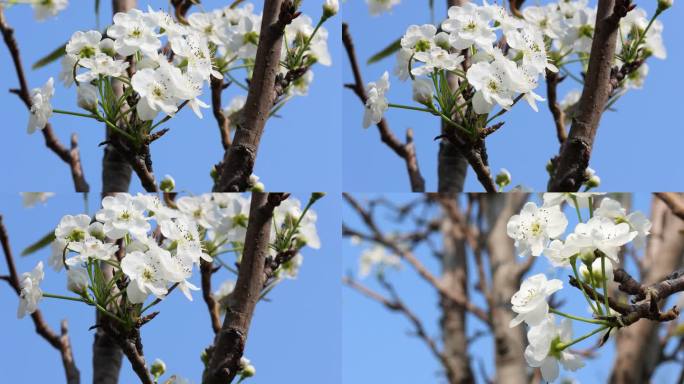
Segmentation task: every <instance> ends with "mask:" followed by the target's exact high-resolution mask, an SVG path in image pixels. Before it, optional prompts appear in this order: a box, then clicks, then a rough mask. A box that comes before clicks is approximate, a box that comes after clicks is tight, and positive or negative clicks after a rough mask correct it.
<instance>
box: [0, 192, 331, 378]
mask: <svg viewBox="0 0 684 384" xmlns="http://www.w3.org/2000/svg"><path fill="white" fill-rule="evenodd" d="M295 197H297V198H299V199H300V200H302V201H306V200H307V199H308V194H296V195H295ZM97 205H98V202H97V201H94V200H93V199H91V201H90V210H91V213H92V212H94V210H95V209H97ZM314 209H315V210H316V211H317V213H318V217H319V221H318V232H319V234H320V236H321V243H322V246H321V249H320V250H312V249H305V250H304V252H303V254H304V264H303V265H302V269H301V270H300V274H299V277H298V278H297V279H296V280H293V281H286V282H284V283H283V284H282V285H280V286H278V287H277V288H276V289H275V290H274V291H273V292H272V294H271V299H272V300H271V301H270V302H261V303H259V305H258V306H257V310H256V314H255V317H254V320H253V322H252V328H251V330H250V335H249V340H248V344H247V350H246V356H247V357H248V358H250V359H251V360H252V363H253V364H254V365H255V366H256V369H257V375H256V376H255V377H254V378H252V379H250V380H249V381H247V382H249V383H254V384H259V383H262V384H263V383H278V382H288V383H294V382H296V383H311V384H318V383H339V382H340V376H341V363H340V361H341V356H340V354H341V346H340V343H341V338H340V332H341V316H342V315H341V311H342V307H341V290H340V289H341V288H340V282H339V281H340V280H339V279H340V259H339V256H338V255H339V249H340V247H341V245H340V236H339V228H340V219H339V212H340V209H341V207H340V199H339V197H338V196H337V195H328V196H326V197H325V198H323V199H322V200H320V201H318V202H317V203H316V206H315V208H314ZM82 211H83V200H82V199H81V196H79V195H76V194H71V193H65V194H57V195H56V196H55V197H53V198H52V199H51V200H49V201H48V202H47V205H45V206H42V205H41V206H37V207H34V208H31V209H26V208H23V207H22V206H21V197H20V196H19V194H18V193H2V194H0V214H2V215H3V216H4V222H5V225H6V226H7V228H8V231H9V236H10V240H11V243H12V247H13V250H14V253H15V262H16V264H17V269H18V270H19V273H22V272H26V271H29V270H31V269H32V268H33V267H34V266H35V265H36V264H37V263H38V261H39V260H43V262H44V263H45V262H46V260H47V258H48V256H49V250H43V251H41V252H39V253H36V254H34V255H31V256H28V257H20V256H19V254H20V252H21V250H22V249H24V248H25V247H26V246H28V245H29V244H31V243H32V242H34V241H35V240H37V239H38V238H40V237H42V236H43V235H45V234H46V233H47V232H48V231H50V230H54V227H55V226H56V225H57V223H58V222H59V219H60V218H61V217H62V216H63V215H65V214H78V213H81V212H82ZM6 271H7V266H6V263H5V259H4V255H3V257H2V262H1V263H0V274H6V273H7V272H6ZM229 277H230V275H229V274H228V273H224V272H223V271H222V272H219V273H218V276H215V278H214V280H213V281H214V286H215V287H218V285H219V284H220V283H221V282H222V281H223V280H224V279H228V278H229ZM191 281H192V282H193V283H194V284H196V285H198V286H199V274H195V276H193V278H192V279H191ZM43 283H44V284H42V285H41V287H42V288H43V290H44V291H45V292H49V293H56V294H68V291H67V290H66V275H65V274H64V272H63V271H62V273H60V274H58V273H56V272H54V271H53V270H52V269H50V268H47V266H46V270H45V280H44V282H43ZM194 297H195V300H194V301H193V302H189V301H188V300H187V299H186V298H185V297H184V296H183V295H181V294H177V293H174V294H172V295H170V296H169V297H168V298H167V300H166V301H165V302H163V303H161V304H159V306H158V310H159V311H161V313H160V314H159V316H157V317H156V318H155V319H154V321H153V322H151V323H149V324H148V325H147V326H145V327H144V328H143V330H142V337H143V342H144V346H145V355H146V358H147V359H148V361H152V360H154V359H155V358H161V359H162V360H164V361H165V362H166V365H167V368H168V372H170V373H178V374H180V375H181V376H184V377H188V378H191V379H192V380H193V382H194V383H199V382H200V377H201V374H202V363H201V361H200V359H199V356H200V352H201V351H202V350H203V348H205V347H206V346H207V345H209V344H210V343H211V341H212V340H213V332H212V331H211V327H210V324H209V316H208V314H207V311H206V306H205V304H204V301H203V300H202V297H201V294H200V293H197V292H195V294H194ZM17 305H18V299H17V296H16V295H15V294H14V292H13V291H12V290H11V288H10V287H9V286H8V285H6V284H4V283H3V285H2V286H0V307H1V308H4V309H5V310H3V311H2V313H0V328H2V329H4V330H5V332H4V336H3V343H2V346H0V354H2V356H3V359H2V364H1V365H0V367H2V372H3V382H7V383H40V382H60V381H62V380H63V377H64V374H63V368H62V364H61V360H60V357H59V354H58V353H57V352H56V351H55V350H54V349H53V348H52V347H51V346H50V345H48V344H47V343H46V342H45V341H44V340H43V339H42V338H40V337H39V336H38V335H37V334H36V333H35V331H34V328H33V322H32V321H31V319H30V318H28V317H27V318H24V319H22V320H18V319H17V317H16V308H17ZM40 309H41V310H42V311H43V314H44V316H45V318H46V320H47V321H48V323H49V324H50V326H51V327H52V328H53V329H57V330H58V329H59V322H60V320H61V319H63V318H67V319H68V320H69V327H70V334H71V341H72V345H73V348H74V356H75V359H76V362H77V364H78V367H79V369H80V370H81V377H82V382H84V383H87V382H90V381H91V380H92V368H91V367H92V361H91V357H92V354H91V346H92V341H93V337H92V331H88V328H89V327H90V326H92V325H93V324H94V311H93V310H92V309H91V308H89V307H86V306H85V305H82V304H79V303H72V302H66V301H62V300H54V299H45V300H43V301H42V302H41V303H40ZM166 377H168V374H167V375H166ZM120 382H122V383H134V382H137V377H136V376H135V375H134V373H133V372H132V370H131V368H130V365H129V363H128V362H125V363H124V366H123V369H122V371H121V380H120Z"/></svg>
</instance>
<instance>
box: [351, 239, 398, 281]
mask: <svg viewBox="0 0 684 384" xmlns="http://www.w3.org/2000/svg"><path fill="white" fill-rule="evenodd" d="M373 268H377V269H378V271H384V270H385V269H386V268H394V269H400V268H401V258H399V256H397V255H393V254H390V253H387V251H386V250H385V247H382V246H380V245H374V246H373V247H371V248H369V249H366V250H364V251H363V252H361V257H360V258H359V277H361V278H364V277H366V276H368V275H369V274H370V273H371V271H372V270H373Z"/></svg>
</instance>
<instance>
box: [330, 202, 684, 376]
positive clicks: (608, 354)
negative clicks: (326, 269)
mask: <svg viewBox="0 0 684 384" xmlns="http://www.w3.org/2000/svg"><path fill="white" fill-rule="evenodd" d="M374 196H376V195H363V194H357V195H355V197H357V198H359V199H364V198H367V197H374ZM385 197H387V198H388V199H390V200H391V201H394V202H397V203H402V202H408V201H411V200H413V199H415V196H411V195H409V194H403V195H402V194H389V195H386V196H385ZM531 200H532V201H535V202H537V203H538V204H539V200H540V199H538V198H537V197H536V196H533V197H532V199H531ZM650 203H651V201H650V195H649V194H646V193H641V194H636V195H635V196H634V198H633V205H634V209H635V210H641V211H642V212H644V213H645V214H646V215H649V214H650V213H649V212H650ZM342 212H343V222H344V223H345V224H347V225H349V226H350V227H352V228H356V229H361V230H363V229H364V226H363V224H362V223H361V221H360V220H359V218H358V216H357V215H356V214H355V213H354V212H353V211H352V209H351V208H349V207H348V205H347V204H346V203H345V204H344V207H343V209H342ZM418 212H420V211H418ZM565 213H566V215H567V217H568V220H569V225H568V229H567V231H566V233H569V232H570V231H572V229H573V228H574V226H575V225H576V223H577V216H576V214H575V213H574V210H568V209H566V211H565ZM434 214H436V212H435V211H434V210H433V212H432V215H434ZM583 215H584V216H586V215H588V213H587V212H583ZM431 217H434V216H431ZM376 218H377V220H378V225H379V227H380V228H381V229H382V230H383V231H385V232H386V233H392V232H393V231H397V232H401V231H407V230H411V229H415V227H413V226H411V225H410V224H409V225H407V224H397V223H395V222H394V221H393V217H392V216H391V214H389V213H388V212H387V211H386V210H383V209H380V208H378V213H377V214H376ZM363 232H367V231H363ZM433 240H434V244H435V245H436V246H438V247H440V248H441V244H442V243H441V239H440V237H439V236H438V235H436V236H434V238H433ZM363 249H364V246H353V245H351V243H350V241H349V240H345V241H344V242H343V245H342V258H343V259H342V260H343V262H342V268H343V270H344V272H345V273H350V272H351V273H353V274H355V275H356V274H357V273H358V258H359V254H360V252H361V251H362V250H363ZM415 254H416V256H417V257H418V258H419V259H420V260H421V261H422V262H423V263H424V264H425V265H426V266H427V267H428V268H429V269H430V270H431V271H433V273H434V274H439V270H440V269H439V264H438V263H437V260H436V258H435V257H434V256H433V255H432V253H431V252H430V250H429V249H428V248H427V247H426V246H424V245H423V246H421V247H419V248H418V249H417V251H416V252H415ZM641 254H642V253H638V255H639V256H640V255H641ZM469 259H470V266H471V268H473V271H472V272H471V274H470V276H475V274H476V272H475V270H474V264H475V263H474V262H473V261H472V255H469ZM627 268H628V270H630V271H631V270H632V266H631V265H628V266H627ZM568 272H569V273H572V272H571V271H570V270H569V269H568V270H562V269H553V268H552V267H551V265H550V264H549V263H548V261H547V260H546V258H544V257H540V258H539V259H538V260H537V261H536V263H535V264H534V267H533V268H532V270H531V271H530V272H529V273H528V275H527V276H531V275H533V274H536V273H545V274H546V275H547V277H548V278H558V279H560V280H562V281H563V283H564V286H565V289H563V290H561V291H560V293H559V294H558V295H557V296H558V298H559V299H560V300H565V304H564V305H563V307H562V308H561V310H563V311H565V312H567V313H572V314H577V315H580V316H589V313H588V312H587V309H586V308H587V306H586V302H585V301H584V299H583V298H582V295H578V291H576V290H575V289H574V288H571V287H570V286H569V285H568V282H567V275H568V274H569V273H568ZM632 272H633V271H632ZM387 278H388V280H389V281H391V282H392V283H393V284H394V286H395V288H396V289H397V291H398V292H399V295H400V296H401V297H402V300H403V301H404V302H405V303H406V304H407V305H409V306H410V308H411V309H412V310H413V311H414V313H416V314H417V315H418V316H419V317H420V318H421V319H422V320H423V324H424V325H425V326H426V329H427V332H428V334H430V335H431V336H433V337H434V338H436V339H438V338H439V316H440V311H439V302H438V297H437V295H436V294H435V292H434V289H432V288H431V287H430V286H429V285H428V284H427V283H425V281H424V280H422V279H421V278H420V277H419V276H418V275H417V273H415V271H414V270H412V269H411V267H410V266H409V265H408V264H405V265H404V268H403V269H402V270H401V271H395V270H389V271H388V272H387ZM360 281H361V282H362V283H364V284H366V285H368V286H369V287H371V288H373V289H374V290H376V291H377V292H382V293H383V294H384V291H383V290H382V288H381V287H380V286H379V285H378V283H377V281H376V279H375V278H373V275H370V276H369V277H368V278H366V279H363V280H360ZM474 283H475V282H474V281H471V282H470V284H469V289H470V292H471V296H470V297H471V299H473V300H474V302H475V303H476V304H477V305H480V306H485V304H484V301H483V299H482V296H481V295H480V294H479V293H478V292H476V291H475V289H474V286H473V284H474ZM342 303H343V312H342V313H343V322H342V335H343V342H342V361H343V382H344V383H349V384H352V383H355V384H356V383H396V384H404V383H406V384H409V383H433V382H440V381H438V380H437V378H438V377H439V376H438V372H439V371H440V365H439V364H438V362H437V360H436V359H434V358H433V356H432V354H431V353H430V352H429V350H428V349H427V347H426V346H425V344H424V342H423V341H422V340H420V339H418V338H415V337H413V336H410V335H409V334H410V333H411V332H413V327H412V325H411V324H410V323H409V322H408V321H407V320H406V319H405V318H404V317H402V315H399V314H396V313H391V312H389V311H387V310H386V309H385V308H384V307H382V306H381V305H380V304H378V303H376V302H375V301H372V300H370V299H368V298H366V297H364V296H361V294H359V293H358V292H356V291H354V290H352V289H350V288H347V287H345V288H344V289H343V291H342ZM671 304H674V301H672V303H671ZM468 327H469V331H468V334H469V335H473V334H474V333H475V332H476V331H477V330H483V329H484V326H483V325H482V323H481V322H480V321H479V320H477V319H475V318H474V317H472V316H470V315H469V316H468ZM592 329H593V328H592V327H584V324H578V322H573V331H574V335H575V337H577V336H580V335H582V334H584V333H586V332H588V331H590V330H592ZM590 340H592V341H584V342H582V343H581V344H578V346H579V348H584V347H589V346H591V345H593V344H592V343H593V342H595V340H596V339H595V338H592V339H590ZM470 355H471V357H472V359H473V370H474V372H475V375H476V376H477V381H478V382H483V381H482V376H481V370H480V368H479V367H480V364H482V366H483V367H484V369H485V371H486V372H487V373H488V376H489V377H493V372H494V369H495V368H494V355H493V339H492V337H491V335H487V336H485V337H480V338H478V339H477V341H476V342H474V343H472V344H471V345H470ZM614 357H615V355H614V344H613V342H612V341H611V342H609V343H608V344H606V345H605V346H604V347H602V348H601V350H600V353H599V354H598V355H597V358H596V359H593V360H588V361H587V366H586V367H584V368H583V369H581V370H579V371H577V372H576V373H575V374H572V373H571V372H570V374H567V372H566V373H565V374H561V377H571V378H574V379H576V380H577V381H578V382H580V383H587V384H588V383H605V382H606V381H607V379H608V377H609V375H610V372H611V367H612V364H613V359H614ZM680 369H681V368H680V367H677V366H676V365H672V364H670V365H663V366H661V368H660V369H659V370H658V371H657V372H656V375H655V377H654V380H653V382H657V383H673V382H674V381H675V380H676V379H675V378H676V377H678V375H679V372H680ZM441 382H445V380H442V381H441Z"/></svg>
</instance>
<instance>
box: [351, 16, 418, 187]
mask: <svg viewBox="0 0 684 384" xmlns="http://www.w3.org/2000/svg"><path fill="white" fill-rule="evenodd" d="M342 43H343V44H344V48H345V50H346V51H347V56H348V57H349V63H350V65H351V68H352V73H353V74H354V84H347V85H345V87H347V88H349V89H351V90H352V91H353V92H354V93H355V94H356V96H358V97H359V99H360V100H361V102H362V103H363V104H364V105H365V103H366V99H367V98H368V96H367V95H366V89H365V84H364V82H363V78H362V77H361V70H360V69H359V63H358V60H357V59H356V51H355V50H354V42H353V41H352V37H351V34H350V33H349V25H347V23H342ZM376 126H377V127H378V132H380V140H382V142H383V143H385V144H386V145H387V146H388V147H390V148H391V149H392V150H393V151H394V153H396V154H397V156H399V157H401V158H402V159H404V162H405V163H406V171H407V172H408V176H409V181H410V182H411V191H412V192H423V191H425V179H423V176H422V175H421V174H420V168H419V166H418V159H417V157H416V148H415V145H414V143H413V130H411V129H410V128H409V129H407V130H406V144H403V143H401V142H400V141H399V139H397V138H396V136H394V134H393V133H392V131H391V130H390V128H389V126H388V125H387V120H385V119H382V120H380V122H379V123H378V124H377V125H376Z"/></svg>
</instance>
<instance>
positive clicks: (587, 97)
mask: <svg viewBox="0 0 684 384" xmlns="http://www.w3.org/2000/svg"><path fill="white" fill-rule="evenodd" d="M628 5H629V0H599V2H598V10H597V13H596V28H595V30H594V39H593V41H592V45H591V54H590V57H589V66H588V68H587V73H586V75H585V77H584V88H583V90H582V96H581V98H580V101H579V109H578V111H577V114H576V116H574V119H573V122H572V127H571V128H570V133H569V134H568V137H567V140H565V141H564V142H563V145H562V146H561V149H560V153H559V155H558V157H557V158H556V159H555V161H554V163H555V170H554V172H553V174H552V175H551V179H550V180H549V184H548V190H549V191H555V192H574V191H577V190H579V188H580V187H581V186H582V183H583V182H584V179H585V176H584V172H585V170H586V169H587V167H588V166H589V158H590V157H591V151H592V148H593V146H594V138H595V137H596V132H597V131H598V126H599V122H600V120H601V115H602V114H603V111H604V108H605V105H606V102H607V101H608V98H609V97H610V94H611V92H612V90H613V87H612V85H611V70H612V66H613V62H614V59H613V57H614V55H615V47H616V42H617V34H618V25H619V22H620V18H621V17H623V16H624V15H625V14H626V13H627V6H628Z"/></svg>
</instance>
